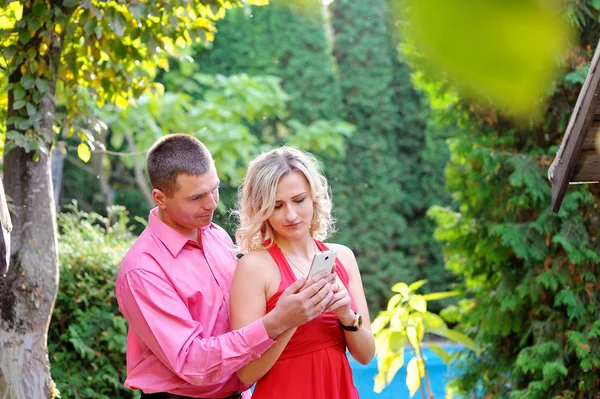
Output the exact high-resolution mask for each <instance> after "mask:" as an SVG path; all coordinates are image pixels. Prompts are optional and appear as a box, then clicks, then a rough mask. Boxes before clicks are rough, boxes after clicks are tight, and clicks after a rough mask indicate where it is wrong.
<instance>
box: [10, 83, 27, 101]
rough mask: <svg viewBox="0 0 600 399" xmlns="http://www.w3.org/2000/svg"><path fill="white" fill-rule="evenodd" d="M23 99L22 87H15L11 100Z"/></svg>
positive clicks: (23, 91)
mask: <svg viewBox="0 0 600 399" xmlns="http://www.w3.org/2000/svg"><path fill="white" fill-rule="evenodd" d="M24 97H25V90H24V89H23V87H21V85H17V86H15V88H14V90H13V98H14V99H15V100H21V99H23V98H24Z"/></svg>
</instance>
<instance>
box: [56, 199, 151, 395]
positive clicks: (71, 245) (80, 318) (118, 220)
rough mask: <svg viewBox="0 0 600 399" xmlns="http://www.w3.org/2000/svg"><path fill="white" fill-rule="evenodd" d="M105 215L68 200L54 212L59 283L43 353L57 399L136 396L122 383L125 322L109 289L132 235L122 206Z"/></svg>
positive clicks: (112, 287) (113, 285)
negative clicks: (48, 362)
mask: <svg viewBox="0 0 600 399" xmlns="http://www.w3.org/2000/svg"><path fill="white" fill-rule="evenodd" d="M108 215H109V218H107V217H104V216H101V215H99V214H97V213H86V212H83V211H81V210H79V209H78V208H77V205H76V204H74V205H71V206H70V207H69V212H68V213H62V214H59V216H58V227H59V229H60V238H59V250H60V252H59V254H60V284H59V291H58V297H57V298H56V306H55V308H54V312H53V314H52V322H51V324H50V329H49V331H48V353H49V356H50V360H51V364H52V368H51V373H52V378H53V379H54V381H55V382H56V385H57V388H58V389H59V391H60V393H61V397H62V398H90V399H108V398H134V397H139V393H136V394H134V392H133V391H130V390H129V389H127V388H125V387H124V386H123V381H125V376H126V366H125V364H126V363H125V346H126V340H127V323H126V321H125V319H124V318H123V316H121V314H120V313H119V308H118V305H117V299H116V297H115V288H114V287H115V280H116V277H117V271H118V267H119V264H120V263H121V259H122V257H123V256H124V255H125V252H126V251H127V250H128V249H129V247H130V246H131V244H133V240H134V238H135V237H134V236H133V234H131V232H130V231H129V229H130V225H129V218H128V216H127V212H126V211H125V209H124V208H123V207H113V208H110V209H109V210H108ZM111 217H112V218H113V223H111V222H110V221H109V220H110V218H111Z"/></svg>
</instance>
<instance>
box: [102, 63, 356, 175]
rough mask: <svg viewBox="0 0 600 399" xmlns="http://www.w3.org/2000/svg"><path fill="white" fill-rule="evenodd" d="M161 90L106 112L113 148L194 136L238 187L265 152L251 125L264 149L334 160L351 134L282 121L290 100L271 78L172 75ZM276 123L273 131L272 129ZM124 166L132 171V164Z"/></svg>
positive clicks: (341, 128) (335, 126) (333, 125)
mask: <svg viewBox="0 0 600 399" xmlns="http://www.w3.org/2000/svg"><path fill="white" fill-rule="evenodd" d="M183 64H185V63H183ZM165 84H166V85H167V86H168V87H169V88H170V89H171V90H170V91H166V92H165V94H164V95H156V96H148V95H144V96H142V97H141V98H140V99H139V101H138V102H137V104H136V105H135V106H127V107H123V108H122V109H114V108H113V107H107V108H106V109H105V113H104V117H105V118H106V120H107V122H108V124H109V126H110V129H111V144H112V145H113V146H114V147H115V148H121V146H122V145H123V143H124V141H125V138H126V137H127V135H129V136H131V137H132V138H133V139H134V141H135V143H136V147H137V148H138V149H139V150H142V151H143V150H146V149H148V148H150V146H151V145H152V143H153V142H154V141H155V140H156V139H157V138H159V137H161V136H163V135H165V134H168V133H172V132H181V133H188V134H192V135H194V136H196V137H198V138H199V139H200V140H202V141H203V142H204V143H205V144H206V145H207V146H208V147H209V148H210V149H211V153H212V155H213V157H214V159H215V162H216V163H217V164H218V165H219V174H220V175H221V178H222V179H223V180H224V181H226V182H228V183H230V184H231V185H232V186H237V185H238V184H239V183H240V181H241V179H242V177H243V174H244V172H245V169H246V164H247V162H248V161H250V159H252V157H254V156H255V155H256V154H257V151H260V150H261V149H264V148H265V147H264V145H261V144H260V142H259V139H258V138H257V137H256V136H255V135H254V134H253V133H252V131H251V129H250V127H249V126H250V125H251V124H254V125H255V126H256V127H261V126H262V127H263V130H264V132H263V136H262V137H261V139H262V141H263V143H264V142H267V143H273V144H275V143H276V142H277V140H279V139H282V138H285V139H286V140H287V141H288V143H291V144H296V145H298V146H299V147H300V148H303V149H305V150H313V151H314V150H315V149H318V150H322V151H323V152H325V153H327V152H329V153H331V154H334V155H337V154H339V153H340V152H341V151H342V150H341V148H342V147H343V140H344V138H345V137H346V136H347V135H349V134H350V133H351V132H352V131H353V130H354V127H353V126H352V125H350V124H348V123H345V122H340V121H315V122H314V123H312V124H311V125H309V126H304V125H300V124H295V123H294V121H289V122H288V121H286V119H285V117H286V114H285V113H286V105H287V102H288V101H289V96H288V95H287V94H286V93H285V92H284V91H283V90H282V89H281V86H280V79H279V78H276V77H272V76H257V77H250V76H248V75H246V74H240V75H232V76H227V77H226V76H221V75H216V76H213V75H203V74H199V73H195V72H194V71H193V70H191V71H186V72H185V73H184V74H181V73H180V72H179V71H178V70H175V71H172V72H170V73H169V74H167V75H166V76H165ZM274 119H275V120H278V122H277V123H276V126H277V129H272V128H271V126H272V125H273V124H272V123H271V121H272V120H274ZM285 124H288V125H289V127H288V126H286V125H285ZM284 130H285V132H286V133H285V136H284V137H282V136H281V134H282V131H284ZM307 132H310V134H307ZM305 135H306V137H304V136H305ZM299 136H303V137H299ZM317 138H318V140H317ZM317 141H318V143H317ZM122 161H123V163H124V164H125V165H127V166H128V167H133V162H132V160H131V159H130V158H127V157H124V158H123V159H122Z"/></svg>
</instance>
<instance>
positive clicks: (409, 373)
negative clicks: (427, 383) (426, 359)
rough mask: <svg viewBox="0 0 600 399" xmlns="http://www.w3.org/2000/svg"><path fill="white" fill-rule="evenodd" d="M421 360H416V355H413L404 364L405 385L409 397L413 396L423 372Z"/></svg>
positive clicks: (419, 384)
mask: <svg viewBox="0 0 600 399" xmlns="http://www.w3.org/2000/svg"><path fill="white" fill-rule="evenodd" d="M423 371H424V365H423V361H422V360H421V361H418V360H417V358H416V357H413V358H412V359H410V361H409V362H408V366H406V386H407V387H408V392H409V395H410V397H411V398H412V397H413V396H415V393H417V391H418V390H419V387H420V386H421V376H422V375H423V374H424V373H423Z"/></svg>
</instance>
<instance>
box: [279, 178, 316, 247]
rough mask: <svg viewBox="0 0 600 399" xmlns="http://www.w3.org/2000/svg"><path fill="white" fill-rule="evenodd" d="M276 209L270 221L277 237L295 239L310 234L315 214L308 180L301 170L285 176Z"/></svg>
mask: <svg viewBox="0 0 600 399" xmlns="http://www.w3.org/2000/svg"><path fill="white" fill-rule="evenodd" d="M275 199H276V202H275V209H274V210H273V213H272V214H271V216H270V217H269V219H268V221H269V223H270V224H271V227H272V228H273V230H275V233H276V234H277V236H279V237H282V238H286V239H294V238H299V237H302V236H304V235H306V234H310V224H311V221H312V218H313V214H314V205H313V200H312V193H311V190H310V185H309V184H308V180H306V177H304V174H303V173H302V172H300V171H299V170H295V171H293V172H291V173H288V174H287V175H285V176H283V177H282V178H281V179H280V180H279V184H278V185H277V192H276V197H275Z"/></svg>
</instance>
